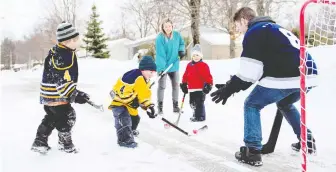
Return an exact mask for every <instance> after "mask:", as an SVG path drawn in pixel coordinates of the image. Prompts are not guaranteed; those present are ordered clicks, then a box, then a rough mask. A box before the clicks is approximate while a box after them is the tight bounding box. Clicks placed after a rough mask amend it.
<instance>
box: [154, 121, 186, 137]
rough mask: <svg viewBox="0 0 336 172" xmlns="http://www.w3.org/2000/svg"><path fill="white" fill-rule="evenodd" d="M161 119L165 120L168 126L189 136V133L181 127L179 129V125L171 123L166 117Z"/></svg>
mask: <svg viewBox="0 0 336 172" xmlns="http://www.w3.org/2000/svg"><path fill="white" fill-rule="evenodd" d="M161 119H162V121H164V122H166V123H167V124H169V125H170V126H172V127H174V128H175V129H177V130H178V131H180V132H181V133H183V134H185V135H187V136H189V133H188V132H186V131H184V130H183V129H181V128H180V127H178V126H176V125H175V124H173V123H172V122H170V121H168V120H167V119H165V118H161Z"/></svg>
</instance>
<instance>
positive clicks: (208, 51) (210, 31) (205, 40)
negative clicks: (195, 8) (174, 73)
mask: <svg viewBox="0 0 336 172" xmlns="http://www.w3.org/2000/svg"><path fill="white" fill-rule="evenodd" d="M180 32H181V34H182V35H183V36H184V37H189V38H190V39H191V38H192V34H191V28H190V27H187V28H185V29H183V30H182V31H180ZM230 41H231V40H230V34H229V33H228V31H227V30H226V29H221V28H215V27H208V26H204V25H201V26H200V44H201V47H202V52H203V56H204V57H203V58H204V59H206V60H217V59H229V58H230ZM234 41H235V44H236V47H235V53H236V57H239V56H240V54H241V52H242V39H241V37H238V38H237V39H236V40H234ZM190 42H191V41H190ZM191 49H192V46H189V47H188V50H187V51H188V55H189V57H188V58H189V59H190V58H191V57H190V54H191V53H190V51H191Z"/></svg>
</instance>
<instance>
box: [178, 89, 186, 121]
mask: <svg viewBox="0 0 336 172" xmlns="http://www.w3.org/2000/svg"><path fill="white" fill-rule="evenodd" d="M186 95H187V94H186V93H184V94H183V98H182V103H181V108H180V112H179V115H178V117H177V120H176V122H175V124H176V125H178V123H179V122H180V117H181V114H182V113H183V111H182V109H183V105H184V99H185V96H186Z"/></svg>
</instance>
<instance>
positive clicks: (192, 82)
mask: <svg viewBox="0 0 336 172" xmlns="http://www.w3.org/2000/svg"><path fill="white" fill-rule="evenodd" d="M182 83H187V85H188V89H189V92H193V91H201V90H202V88H203V86H204V84H205V83H208V84H210V85H212V84H213V79H212V75H211V73H210V69H209V66H208V65H207V64H206V63H204V62H203V61H202V60H201V61H199V62H194V61H192V62H190V63H188V65H187V67H186V70H185V72H184V74H183V78H182Z"/></svg>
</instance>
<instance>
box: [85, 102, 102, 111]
mask: <svg viewBox="0 0 336 172" xmlns="http://www.w3.org/2000/svg"><path fill="white" fill-rule="evenodd" d="M87 103H88V104H89V105H91V106H93V107H94V108H96V109H98V110H100V111H101V112H104V106H103V105H97V104H95V103H94V102H92V101H91V100H88V101H87Z"/></svg>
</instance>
